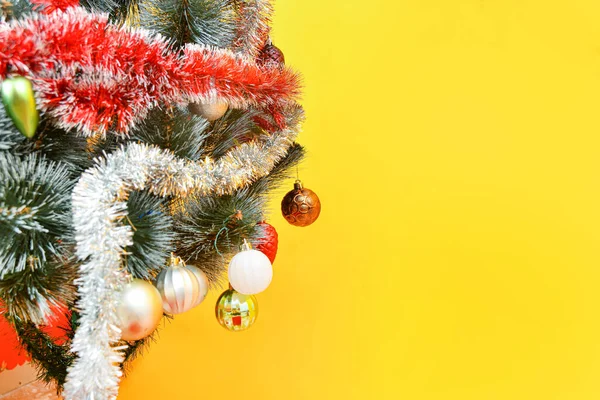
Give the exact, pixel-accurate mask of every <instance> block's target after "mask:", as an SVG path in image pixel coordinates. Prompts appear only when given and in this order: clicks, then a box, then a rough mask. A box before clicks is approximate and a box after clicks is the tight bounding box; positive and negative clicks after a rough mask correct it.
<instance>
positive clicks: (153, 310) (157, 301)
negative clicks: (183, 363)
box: [117, 279, 163, 341]
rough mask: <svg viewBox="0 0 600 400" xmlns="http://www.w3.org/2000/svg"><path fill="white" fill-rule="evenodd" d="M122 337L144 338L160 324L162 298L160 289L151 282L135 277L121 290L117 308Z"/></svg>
mask: <svg viewBox="0 0 600 400" xmlns="http://www.w3.org/2000/svg"><path fill="white" fill-rule="evenodd" d="M117 315H118V316H119V321H120V323H119V328H121V339H123V340H127V341H131V340H139V339H143V338H145V337H146V336H148V335H150V334H151V333H152V332H154V330H155V329H156V327H157V326H158V324H159V322H160V320H161V318H162V316H163V307H162V300H161V298H160V294H159V293H158V290H156V288H155V287H154V286H153V285H152V284H151V283H149V282H146V281H144V280H142V279H134V280H133V281H132V282H131V283H130V284H128V285H127V286H125V289H123V292H121V301H120V304H119V307H118V308H117Z"/></svg>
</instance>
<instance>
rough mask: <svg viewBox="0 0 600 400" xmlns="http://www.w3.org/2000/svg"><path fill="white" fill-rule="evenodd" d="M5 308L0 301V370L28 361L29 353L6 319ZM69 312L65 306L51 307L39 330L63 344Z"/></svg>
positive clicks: (12, 367) (65, 338) (69, 316)
mask: <svg viewBox="0 0 600 400" xmlns="http://www.w3.org/2000/svg"><path fill="white" fill-rule="evenodd" d="M5 313H6V309H5V308H4V304H2V302H0V371H2V370H6V369H9V370H10V369H14V368H16V367H18V366H19V365H23V364H24V363H25V362H27V361H29V355H28V354H27V352H26V351H25V350H24V349H23V348H22V347H21V343H20V342H19V337H18V336H17V332H15V329H14V328H13V326H12V325H11V324H10V323H9V322H8V321H7V320H6V318H5V317H4V314H5ZM69 318H71V313H70V312H69V311H68V310H67V308H66V307H64V306H60V307H55V308H53V309H52V317H50V320H49V321H48V324H47V325H44V326H42V327H41V330H42V331H43V332H44V333H45V334H47V335H48V336H50V337H51V338H52V339H53V340H54V342H55V343H56V344H64V343H65V341H66V340H67V329H68V327H69Z"/></svg>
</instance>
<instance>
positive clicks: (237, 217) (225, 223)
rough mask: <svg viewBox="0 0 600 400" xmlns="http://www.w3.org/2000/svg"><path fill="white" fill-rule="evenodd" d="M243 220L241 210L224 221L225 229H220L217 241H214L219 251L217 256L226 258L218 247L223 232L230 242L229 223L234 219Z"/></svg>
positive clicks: (216, 237)
mask: <svg viewBox="0 0 600 400" xmlns="http://www.w3.org/2000/svg"><path fill="white" fill-rule="evenodd" d="M242 218H243V215H242V212H241V211H240V210H236V212H235V213H233V214H231V215H230V216H228V217H227V218H225V219H224V220H223V227H222V228H221V229H219V231H218V232H217V235H216V236H215V241H214V246H215V250H216V251H217V254H218V255H220V256H221V257H222V258H225V256H224V255H223V253H221V251H219V246H218V241H219V237H220V236H221V234H222V233H223V232H225V234H226V235H227V240H228V241H229V227H228V226H227V225H228V224H229V222H230V221H231V220H232V219H237V220H241V219H242Z"/></svg>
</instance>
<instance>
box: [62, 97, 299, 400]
mask: <svg viewBox="0 0 600 400" xmlns="http://www.w3.org/2000/svg"><path fill="white" fill-rule="evenodd" d="M290 114H292V115H291V117H290V119H291V120H292V121H291V122H292V123H291V124H290V127H289V128H287V129H285V130H282V131H279V132H276V133H274V134H273V135H271V136H265V137H264V138H263V140H262V141H255V142H250V143H245V144H242V145H240V146H238V147H236V148H234V149H233V150H231V151H229V152H228V153H227V154H225V155H224V156H223V157H221V158H220V159H218V160H216V161H213V160H211V159H205V160H204V161H200V162H191V161H185V160H182V159H179V158H177V157H175V156H174V155H173V154H172V153H170V152H169V151H167V150H163V149H160V148H157V147H153V146H148V145H144V144H134V143H132V144H129V145H128V146H127V147H124V148H122V149H120V150H118V151H116V152H114V153H112V154H110V155H108V156H107V157H106V159H103V160H100V161H98V164H97V165H96V166H94V167H92V168H90V169H89V170H88V171H86V172H85V173H83V174H82V176H81V179H80V180H79V182H78V184H77V186H76V187H75V189H74V191H73V224H74V228H75V233H76V237H75V239H76V241H77V256H78V258H79V259H80V260H83V261H84V263H83V264H82V265H81V267H80V277H79V278H78V279H77V280H76V284H77V285H78V292H79V295H80V300H79V302H78V304H77V305H78V308H79V310H80V314H81V317H80V325H79V327H78V329H77V331H76V332H75V336H74V338H73V343H72V346H71V350H72V351H73V352H74V353H75V354H76V355H77V358H76V360H75V361H74V363H73V365H71V367H70V368H69V371H68V376H67V381H66V383H65V386H64V389H65V390H64V396H65V399H67V400H109V399H115V398H116V396H117V392H118V386H119V380H120V377H121V374H122V372H121V370H120V368H119V365H120V363H121V362H122V361H123V355H122V353H121V351H122V350H123V349H125V348H126V345H122V346H117V344H118V343H119V340H120V333H121V332H120V330H119V328H118V327H117V325H118V319H117V314H116V307H117V305H118V301H119V296H118V294H119V292H120V291H121V290H122V288H123V287H124V285H125V284H126V283H127V282H128V280H129V279H130V277H129V276H128V273H127V272H125V271H124V270H123V268H122V261H121V256H122V254H123V249H124V248H125V247H126V246H129V245H131V244H132V235H133V232H132V230H131V228H130V226H128V225H124V224H122V223H121V221H122V220H123V219H124V218H125V217H126V216H127V202H126V201H127V197H128V195H129V193H130V192H131V191H134V190H144V189H147V190H149V191H150V192H152V193H154V194H156V195H160V196H179V197H184V196H186V195H188V194H190V193H192V192H199V193H201V194H205V195H209V194H216V195H218V194H225V193H230V192H232V191H234V190H236V189H238V188H240V187H243V186H246V185H248V184H250V183H251V182H253V181H254V180H256V179H257V178H260V177H262V176H265V175H268V174H269V172H270V171H271V169H272V168H273V167H274V165H275V164H276V163H277V162H278V161H279V160H280V159H281V158H282V157H283V156H284V155H285V154H286V152H287V150H288V148H289V146H290V145H291V144H292V143H293V141H294V139H295V137H296V133H297V131H298V129H299V126H298V125H299V123H300V122H301V119H302V110H301V109H300V108H294V109H292V110H291V111H290Z"/></svg>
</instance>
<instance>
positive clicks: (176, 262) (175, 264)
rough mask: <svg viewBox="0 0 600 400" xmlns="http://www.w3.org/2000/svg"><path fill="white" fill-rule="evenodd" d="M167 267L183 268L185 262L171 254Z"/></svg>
mask: <svg viewBox="0 0 600 400" xmlns="http://www.w3.org/2000/svg"><path fill="white" fill-rule="evenodd" d="M169 264H170V265H169V266H170V267H173V268H179V267H185V262H184V261H183V260H182V259H181V257H178V256H176V255H175V254H173V253H171V260H170V261H169Z"/></svg>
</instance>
